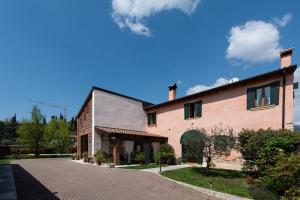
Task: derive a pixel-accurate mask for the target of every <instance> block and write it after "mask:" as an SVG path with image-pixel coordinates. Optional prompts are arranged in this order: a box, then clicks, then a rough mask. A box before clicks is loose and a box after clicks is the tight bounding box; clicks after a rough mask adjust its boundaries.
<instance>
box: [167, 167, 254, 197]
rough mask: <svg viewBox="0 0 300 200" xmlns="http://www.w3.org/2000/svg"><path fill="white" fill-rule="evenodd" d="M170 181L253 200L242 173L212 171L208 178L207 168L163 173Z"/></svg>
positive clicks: (222, 170)
mask: <svg viewBox="0 0 300 200" xmlns="http://www.w3.org/2000/svg"><path fill="white" fill-rule="evenodd" d="M162 175H163V176H165V177H168V178H170V179H173V180H176V181H181V182H184V183H188V184H191V185H195V186H199V187H203V188H207V189H211V190H215V191H218V192H224V193H228V194H233V195H237V196H240V197H246V198H251V195H250V191H249V185H248V184H247V182H246V180H245V177H244V175H243V173H242V172H240V171H234V170H225V169H212V170H211V174H210V176H207V174H206V171H205V168H199V167H192V168H183V169H177V170H172V171H166V172H163V173H162Z"/></svg>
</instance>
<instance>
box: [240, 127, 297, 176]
mask: <svg viewBox="0 0 300 200" xmlns="http://www.w3.org/2000/svg"><path fill="white" fill-rule="evenodd" d="M298 137H299V135H297V134H295V133H294V132H292V131H290V130H272V129H267V130H264V129H260V130H258V131H254V130H247V129H243V130H242V132H241V133H240V134H239V137H238V141H239V150H240V152H241V153H242V156H243V158H244V160H245V162H244V166H243V167H244V169H245V170H247V171H251V172H256V175H264V174H265V173H266V171H265V170H266V169H268V168H269V167H270V166H273V165H274V164H275V162H276V160H275V156H276V155H278V153H279V152H280V151H283V152H284V153H286V154H290V153H291V152H294V151H295V145H294V143H295V142H296V141H297V139H298Z"/></svg>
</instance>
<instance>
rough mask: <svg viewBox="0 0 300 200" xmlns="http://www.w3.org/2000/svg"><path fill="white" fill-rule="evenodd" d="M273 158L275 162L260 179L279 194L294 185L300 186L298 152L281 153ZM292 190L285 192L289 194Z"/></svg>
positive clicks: (299, 155) (299, 158)
mask: <svg viewBox="0 0 300 200" xmlns="http://www.w3.org/2000/svg"><path fill="white" fill-rule="evenodd" d="M275 159H276V160H277V163H276V164H275V165H274V166H273V167H270V168H269V169H268V170H267V175H266V176H265V177H263V179H262V180H263V181H264V183H265V184H267V185H268V186H270V187H272V188H273V189H275V190H276V191H278V193H279V194H280V195H284V194H285V193H286V192H287V191H289V190H290V189H292V188H294V187H296V188H300V154H299V153H293V154H291V155H286V154H283V153H281V154H280V155H278V156H276V157H275ZM292 191H293V190H291V191H290V192H287V193H288V194H291V193H293V192H292ZM298 192H299V190H298ZM299 199H300V196H299Z"/></svg>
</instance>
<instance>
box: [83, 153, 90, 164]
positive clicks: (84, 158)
mask: <svg viewBox="0 0 300 200" xmlns="http://www.w3.org/2000/svg"><path fill="white" fill-rule="evenodd" d="M82 158H83V162H88V161H89V155H88V152H86V151H85V152H83V153H82Z"/></svg>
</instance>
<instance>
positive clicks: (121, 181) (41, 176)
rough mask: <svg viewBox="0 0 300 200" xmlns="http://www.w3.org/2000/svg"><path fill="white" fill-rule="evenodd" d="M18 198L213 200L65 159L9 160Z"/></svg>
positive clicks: (151, 177)
mask: <svg viewBox="0 0 300 200" xmlns="http://www.w3.org/2000/svg"><path fill="white" fill-rule="evenodd" d="M12 163H13V172H14V177H15V183H16V189H17V194H18V199H20V200H22V199H67V200H69V199H72V200H73V199H74V200H76V199H78V200H79V199H80V200H96V199H97V200H98V199H99V200H162V199H163V200H169V199H170V200H185V199H187V200H189V199H191V200H200V199H201V200H217V199H216V198H214V197H209V196H208V195H206V194H203V193H200V192H198V191H195V190H193V189H190V188H186V187H184V186H182V185H179V184H177V183H174V182H171V181H168V180H166V179H164V178H162V177H159V176H157V175H155V174H152V173H148V172H142V171H134V170H125V169H108V168H103V167H99V166H93V165H82V164H78V163H75V162H71V161H70V160H68V159H27V160H16V161H13V162H12Z"/></svg>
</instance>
